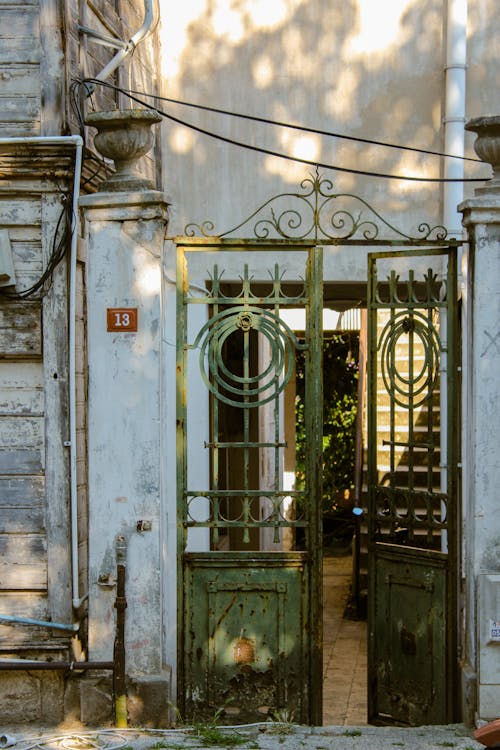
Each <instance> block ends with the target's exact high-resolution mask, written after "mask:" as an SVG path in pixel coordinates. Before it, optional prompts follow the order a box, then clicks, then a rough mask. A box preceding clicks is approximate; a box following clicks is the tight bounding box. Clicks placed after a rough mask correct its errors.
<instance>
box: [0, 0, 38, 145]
mask: <svg viewBox="0 0 500 750" xmlns="http://www.w3.org/2000/svg"><path fill="white" fill-rule="evenodd" d="M39 15H40V11H39V5H38V2H26V3H21V2H16V1H15V0H9V2H5V0H1V1H0V16H1V18H2V23H1V24H0V80H1V81H2V86H1V87H0V136H10V135H36V134H38V133H39V132H40V117H41V99H40V35H39Z"/></svg>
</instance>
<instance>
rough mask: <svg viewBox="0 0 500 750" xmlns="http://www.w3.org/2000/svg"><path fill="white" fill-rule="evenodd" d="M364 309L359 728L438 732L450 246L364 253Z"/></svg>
mask: <svg viewBox="0 0 500 750" xmlns="http://www.w3.org/2000/svg"><path fill="white" fill-rule="evenodd" d="M401 266H402V267H401ZM415 266H420V270H415ZM429 266H430V267H429ZM368 310H369V327H368V338H369V390H368V408H369V425H368V450H369V466H368V491H369V498H368V502H369V507H368V519H369V563H368V566H369V581H370V584H369V720H370V721H371V722H374V723H378V722H383V723H390V722H396V723H403V724H409V725H419V724H442V723H446V722H449V721H452V720H453V719H454V705H453V703H454V696H453V691H454V678H455V675H456V660H457V651H456V621H457V611H456V608H457V595H456V591H457V521H458V515H459V502H458V496H457V486H458V483H457V445H458V428H457V424H458V423H457V408H456V406H457V396H456V394H457V377H458V375H457V282H456V248H455V247H452V248H436V249H428V250H419V251H413V252H411V251H408V250H405V251H402V252H396V253H394V252H391V253H377V254H371V255H370V256H369V290H368Z"/></svg>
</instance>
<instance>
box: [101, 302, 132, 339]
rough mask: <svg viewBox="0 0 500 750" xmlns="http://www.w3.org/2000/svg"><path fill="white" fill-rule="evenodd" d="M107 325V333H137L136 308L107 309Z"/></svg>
mask: <svg viewBox="0 0 500 750" xmlns="http://www.w3.org/2000/svg"><path fill="white" fill-rule="evenodd" d="M107 324H108V331H118V332H122V333H130V332H131V331H132V332H134V331H137V307H108V309H107Z"/></svg>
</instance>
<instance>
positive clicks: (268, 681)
mask: <svg viewBox="0 0 500 750" xmlns="http://www.w3.org/2000/svg"><path fill="white" fill-rule="evenodd" d="M292 249H293V250H297V252H296V253H291V252H290V248H287V249H286V250H285V248H277V249H276V252H275V253H273V254H272V255H271V253H269V250H270V248H269V247H267V248H266V247H265V246H260V245H259V244H258V243H255V244H254V243H252V245H251V246H249V245H248V244H247V245H245V246H244V247H242V245H241V243H240V245H239V246H238V243H237V242H236V241H235V242H234V243H231V242H228V241H226V242H225V243H224V242H222V243H219V244H217V243H213V244H212V245H210V244H208V245H204V244H203V243H200V242H198V244H197V242H196V241H193V242H191V243H189V242H186V244H183V243H182V242H179V243H178V269H177V279H178V305H177V319H178V324H177V330H178V341H177V467H178V469H177V470H178V475H177V486H178V510H177V513H178V530H179V534H178V544H179V555H178V561H179V571H178V573H179V578H178V580H179V582H180V590H179V644H178V645H179V667H180V669H179V678H180V679H179V706H180V710H181V713H182V714H183V716H184V717H185V718H187V719H191V720H193V719H197V720H199V719H203V718H204V719H212V718H213V717H214V716H215V715H218V716H221V715H222V716H225V717H226V718H227V720H229V722H230V723H241V722H248V721H256V720H262V719H263V718H264V719H265V717H266V715H273V714H279V713H281V712H283V711H284V710H285V709H286V710H287V712H288V716H290V718H292V719H293V720H295V721H299V722H304V723H307V722H310V721H318V720H319V721H320V720H321V719H320V717H319V718H318V717H316V716H314V715H313V714H314V710H315V707H316V708H318V710H320V706H321V693H320V687H321V662H320V654H319V645H318V644H319V643H320V631H319V629H318V627H319V626H318V623H319V620H320V618H319V617H318V616H317V611H316V610H318V611H319V609H318V608H319V607H320V600H319V597H318V595H317V589H318V582H319V565H320V559H319V556H320V544H319V534H318V520H317V508H318V506H319V504H318V502H317V497H318V493H319V484H318V483H319V472H318V471H308V472H307V477H306V479H305V481H304V485H303V486H300V487H297V486H295V484H294V483H290V484H287V483H286V480H284V476H285V473H284V453H285V450H286V449H287V446H288V441H289V440H290V439H291V436H290V435H285V434H284V411H285V399H286V397H287V394H288V395H289V393H290V390H289V389H290V388H293V377H294V369H295V354H296V351H297V349H299V348H301V349H305V350H306V359H307V362H308V364H309V368H308V372H309V373H310V374H309V376H308V384H309V392H310V393H311V396H312V397H311V398H310V410H309V412H308V414H307V417H306V421H307V429H308V430H309V435H310V440H311V443H310V445H311V452H310V461H311V465H312V462H314V461H318V460H319V458H318V456H319V452H320V441H319V440H318V439H317V436H318V435H319V434H321V433H320V431H319V430H318V419H317V418H315V414H316V412H317V411H318V409H313V408H312V407H311V404H318V403H321V399H320V398H319V397H318V396H319V394H316V396H317V397H316V398H314V383H315V382H317V381H319V380H320V379H319V378H317V377H316V378H314V377H313V376H312V373H313V372H316V373H317V372H318V368H319V367H320V360H319V357H320V350H321V347H320V346H319V341H320V336H321V333H320V329H319V320H320V315H319V312H320V310H321V302H320V299H319V296H320V290H321V285H320V283H319V279H320V266H319V262H318V259H317V254H318V251H317V249H316V248H307V247H304V246H302V247H301V248H292ZM266 250H267V253H266ZM281 250H283V252H281ZM270 257H271V258H272V260H271V261H269V258H270ZM268 266H270V267H269V268H268ZM222 269H224V271H222ZM300 279H302V281H300ZM290 307H302V308H304V307H305V309H306V319H307V330H306V332H305V334H304V335H303V336H302V337H300V338H299V337H298V336H296V334H295V332H294V331H293V330H292V329H291V328H290V327H289V326H288V325H287V324H286V323H285V321H284V319H283V315H282V310H283V308H290ZM306 377H307V375H306ZM318 387H319V386H318ZM314 435H316V437H314ZM315 446H317V450H315ZM314 675H316V676H318V675H319V677H317V679H316V680H314V679H313V676H314ZM313 683H314V684H316V685H317V686H319V688H318V694H317V695H313V691H312V690H311V684H313Z"/></svg>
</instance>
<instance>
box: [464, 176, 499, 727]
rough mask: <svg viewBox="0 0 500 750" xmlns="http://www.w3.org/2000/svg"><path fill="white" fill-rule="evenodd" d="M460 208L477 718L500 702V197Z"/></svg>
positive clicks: (468, 573)
mask: <svg viewBox="0 0 500 750" xmlns="http://www.w3.org/2000/svg"><path fill="white" fill-rule="evenodd" d="M462 210H463V212H464V223H465V225H466V227H467V229H468V233H469V236H470V237H471V239H473V240H474V245H473V250H472V258H471V264H470V274H471V285H472V289H473V295H472V306H471V315H470V321H469V328H468V335H469V337H470V340H471V342H472V345H471V346H470V360H469V362H468V363H467V365H468V366H469V369H470V374H469V389H468V392H467V394H466V412H465V419H466V424H467V433H466V442H467V445H466V448H467V453H466V455H467V456H468V457H469V483H468V487H467V492H466V503H467V505H466V521H467V525H466V528H465V535H464V536H465V544H466V547H465V570H464V575H465V595H466V597H467V605H468V606H467V607H466V620H467V632H468V640H467V643H466V652H465V654H464V656H465V660H466V662H467V664H468V665H470V668H471V670H472V671H473V672H475V673H476V675H477V691H478V707H477V711H478V715H479V716H480V717H481V718H483V719H494V718H497V715H498V705H499V703H500V685H499V684H498V683H499V679H498V675H499V674H500V644H499V642H498V641H496V640H495V638H494V636H493V634H492V632H491V623H492V622H493V623H495V622H498V620H499V619H500V546H499V542H498V540H499V538H500V519H499V514H498V483H499V477H500V459H499V455H498V425H499V422H500V414H499V406H498V405H499V403H500V386H499V381H498V371H499V366H500V362H499V358H500V347H499V345H498V342H499V336H500V333H499V331H500V328H499V324H500V291H499V289H498V278H499V276H500V198H499V195H498V192H496V193H493V192H492V193H491V194H488V192H487V190H481V191H479V194H478V195H477V196H476V197H474V198H472V199H470V200H468V201H466V202H465V203H464V204H463V206H462Z"/></svg>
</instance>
